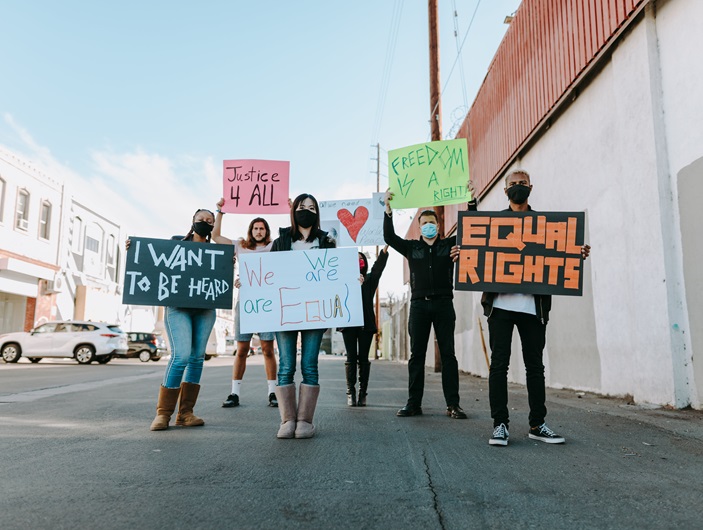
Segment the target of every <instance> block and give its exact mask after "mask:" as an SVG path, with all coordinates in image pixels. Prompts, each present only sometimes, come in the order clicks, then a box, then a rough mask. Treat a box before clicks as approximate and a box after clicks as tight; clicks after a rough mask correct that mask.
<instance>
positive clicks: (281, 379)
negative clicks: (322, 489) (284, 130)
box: [271, 193, 337, 438]
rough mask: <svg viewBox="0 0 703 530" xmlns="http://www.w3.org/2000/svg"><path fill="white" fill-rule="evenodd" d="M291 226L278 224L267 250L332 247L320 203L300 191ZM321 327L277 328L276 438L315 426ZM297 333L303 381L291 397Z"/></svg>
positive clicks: (306, 434)
mask: <svg viewBox="0 0 703 530" xmlns="http://www.w3.org/2000/svg"><path fill="white" fill-rule="evenodd" d="M290 220H291V226H289V227H287V228H281V229H280V233H279V237H278V239H276V240H275V241H274V242H273V247H272V248H271V252H281V251H289V250H313V249H324V248H334V247H336V246H337V245H336V243H335V241H334V239H332V238H330V237H329V236H328V235H327V232H324V231H323V230H320V207H319V205H318V204H317V200H316V199H315V197H313V196H312V195H309V194H307V193H303V194H302V195H298V197H296V198H295V200H294V201H293V203H292V205H291V212H290ZM324 332H325V330H324V329H305V330H301V331H278V332H276V342H277V343H278V355H279V360H278V385H277V386H276V398H277V399H278V408H279V410H280V413H281V426H280V428H279V429H278V434H277V435H276V436H277V437H278V438H312V437H313V436H314V435H315V427H314V425H313V423H312V419H313V416H314V414H315V407H316V406H317V397H318V396H319V394H320V386H319V384H318V372H317V360H318V356H319V355H320V344H321V342H322V335H323V334H324ZM298 334H300V343H301V347H300V350H301V354H300V371H301V373H302V375H303V381H302V383H301V384H300V395H299V398H298V403H297V405H296V400H295V383H294V381H293V377H294V375H295V362H296V352H297V344H298Z"/></svg>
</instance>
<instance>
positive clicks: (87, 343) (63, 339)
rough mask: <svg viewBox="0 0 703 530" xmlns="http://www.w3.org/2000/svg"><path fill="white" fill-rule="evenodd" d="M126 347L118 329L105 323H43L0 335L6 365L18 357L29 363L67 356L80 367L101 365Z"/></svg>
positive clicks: (122, 351) (125, 339)
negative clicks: (95, 363) (45, 358)
mask: <svg viewBox="0 0 703 530" xmlns="http://www.w3.org/2000/svg"><path fill="white" fill-rule="evenodd" d="M127 347H128V346H127V335H126V334H125V333H124V332H123V331H122V330H121V329H120V327H119V326H117V325H114V324H107V323H105V322H83V321H57V322H47V323H45V324H42V325H40V326H37V327H36V328H34V329H33V330H32V331H30V332H24V331H19V332H16V333H6V334H4V335H0V355H2V358H3V360H4V361H5V362H6V363H16V362H17V361H18V360H19V358H20V357H26V358H27V359H29V360H30V361H31V362H33V363H37V362H39V360H40V359H42V358H43V357H71V358H74V359H75V360H76V361H78V362H79V363H80V364H90V363H92V362H93V361H97V362H98V363H100V364H105V363H107V362H110V360H111V359H112V356H113V355H116V354H125V353H127Z"/></svg>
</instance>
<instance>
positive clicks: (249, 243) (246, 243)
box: [242, 217, 271, 250]
mask: <svg viewBox="0 0 703 530" xmlns="http://www.w3.org/2000/svg"><path fill="white" fill-rule="evenodd" d="M256 223H263V224H264V228H266V237H265V238H264V243H265V244H266V245H268V244H269V243H270V242H271V228H269V224H268V223H267V222H266V219H264V218H263V217H257V218H256V219H252V220H251V223H249V230H247V238H246V239H244V240H242V247H244V248H246V249H249V250H254V249H255V248H256V240H255V239H254V235H253V234H252V232H253V230H254V225H255V224H256Z"/></svg>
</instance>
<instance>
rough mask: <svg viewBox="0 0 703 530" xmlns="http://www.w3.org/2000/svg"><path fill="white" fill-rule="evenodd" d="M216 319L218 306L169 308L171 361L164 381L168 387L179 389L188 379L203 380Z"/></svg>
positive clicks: (168, 324) (197, 381)
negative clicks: (205, 362) (211, 307)
mask: <svg viewBox="0 0 703 530" xmlns="http://www.w3.org/2000/svg"><path fill="white" fill-rule="evenodd" d="M215 318H216V315H215V310H214V309H194V308H187V307H167V308H166V315H165V318H164V320H165V322H166V333H167V334H168V341H169V342H170V344H171V360H170V361H169V362H168V366H167V367H166V373H165V374H164V382H163V385H164V386H165V387H166V388H179V387H180V386H181V381H183V380H184V379H185V382H186V383H193V384H196V385H197V384H198V383H200V375H201V374H202V373H203V361H204V360H205V349H206V348H207V341H208V339H209V338H210V332H211V331H212V327H213V326H214V325H215ZM184 372H185V378H184V377H183V373H184Z"/></svg>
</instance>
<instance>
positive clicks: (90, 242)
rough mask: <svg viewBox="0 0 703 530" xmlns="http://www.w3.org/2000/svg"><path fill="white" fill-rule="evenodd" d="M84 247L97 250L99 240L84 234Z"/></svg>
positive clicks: (92, 250)
mask: <svg viewBox="0 0 703 530" xmlns="http://www.w3.org/2000/svg"><path fill="white" fill-rule="evenodd" d="M85 249H86V250H90V251H91V252H99V251H100V241H98V240H97V239H94V238H92V237H90V236H85Z"/></svg>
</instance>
